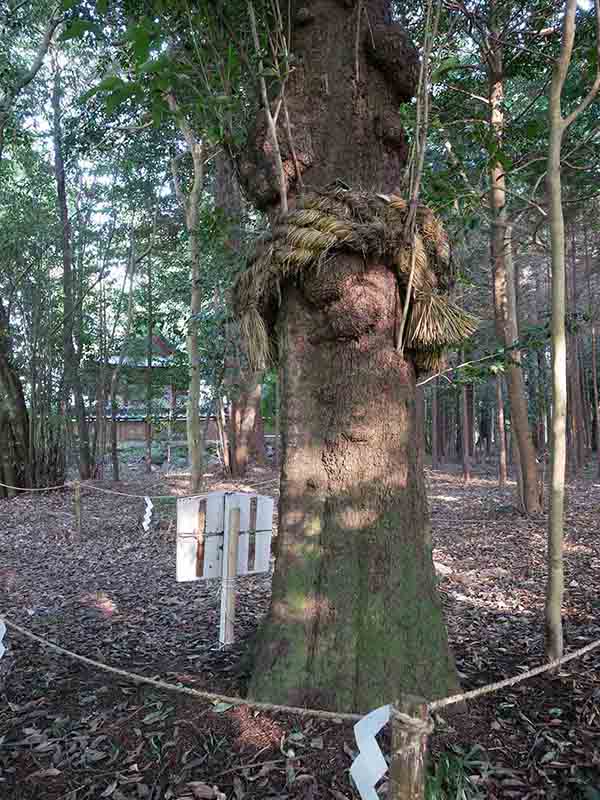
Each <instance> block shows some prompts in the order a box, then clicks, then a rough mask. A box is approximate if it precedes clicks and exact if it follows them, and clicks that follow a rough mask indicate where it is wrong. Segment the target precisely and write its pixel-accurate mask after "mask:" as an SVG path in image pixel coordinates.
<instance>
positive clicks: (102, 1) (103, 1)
mask: <svg viewBox="0 0 600 800" xmlns="http://www.w3.org/2000/svg"><path fill="white" fill-rule="evenodd" d="M96 11H97V12H98V13H99V14H106V12H107V11H108V0H96Z"/></svg>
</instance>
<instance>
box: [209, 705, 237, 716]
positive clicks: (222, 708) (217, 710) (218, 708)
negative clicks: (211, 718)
mask: <svg viewBox="0 0 600 800" xmlns="http://www.w3.org/2000/svg"><path fill="white" fill-rule="evenodd" d="M230 708H233V706H232V705H231V703H215V705H214V706H213V711H214V712H215V714H223V713H224V712H225V711H229V709H230Z"/></svg>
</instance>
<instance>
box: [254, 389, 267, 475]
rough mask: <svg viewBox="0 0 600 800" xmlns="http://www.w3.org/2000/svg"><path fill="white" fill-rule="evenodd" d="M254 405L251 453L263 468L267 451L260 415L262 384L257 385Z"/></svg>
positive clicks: (261, 416) (262, 421)
mask: <svg viewBox="0 0 600 800" xmlns="http://www.w3.org/2000/svg"><path fill="white" fill-rule="evenodd" d="M253 402H254V404H255V414H254V432H253V433H254V444H253V447H252V451H253V454H254V458H255V459H256V463H257V464H259V465H260V466H264V465H265V464H266V463H267V450H266V447H265V426H264V420H263V415H262V407H261V406H262V384H260V383H259V384H257V388H256V392H255V394H254V397H253Z"/></svg>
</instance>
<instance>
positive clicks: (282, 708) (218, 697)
mask: <svg viewBox="0 0 600 800" xmlns="http://www.w3.org/2000/svg"><path fill="white" fill-rule="evenodd" d="M0 620H2V621H3V622H4V624H5V625H6V627H7V628H11V629H12V630H15V631H17V632H18V633H20V634H21V635H22V636H25V637H27V638H29V639H32V640H33V641H35V642H38V643H39V644H41V645H42V646H43V647H45V648H46V649H48V650H53V651H55V652H57V653H60V654H61V655H65V656H68V657H69V658H72V659H74V660H75V661H81V662H82V663H83V664H89V665H90V666H92V667H96V668H97V669H100V670H103V671H105V672H110V673H112V674H114V675H119V676H121V677H123V678H127V680H130V681H132V682H133V683H145V684H148V685H149V686H154V687H155V688H157V689H164V690H166V691H169V692H178V693H179V694H185V695H189V696H191V697H196V698H198V699H200V700H209V701H211V702H214V703H227V704H229V705H232V706H248V707H249V708H255V709H257V710H259V711H272V712H273V711H277V712H285V713H288V714H296V715H298V716H304V717H317V718H321V719H336V720H342V721H344V722H357V721H358V720H360V719H362V717H363V715H362V714H354V713H347V712H337V711H321V710H319V709H313V708H300V707H298V706H286V705H278V704H275V703H261V702H255V701H252V700H247V699H244V698H243V697H229V696H228V695H222V694H216V693H214V692H206V691H202V690H200V689H193V688H192V687H190V686H182V685H177V684H174V683H168V682H166V681H160V680H156V679H154V678H147V677H146V676H145V675H140V674H139V673H136V672H129V671H127V670H124V669H120V668H118V667H111V666H109V665H108V664H104V663H102V662H101V661H96V660H94V659H93V658H88V657H87V656H82V655H80V654H79V653H74V652H73V651H71V650H67V649H66V648H64V647H61V646H60V645H58V644H54V642H49V641H48V640H47V639H44V638H43V637H42V636H38V635H37V634H35V633H32V632H31V631H29V630H27V628H22V627H21V626H20V625H17V624H16V623H15V622H11V621H10V620H8V619H7V618H6V617H4V616H2V615H0ZM598 647H600V639H597V640H596V641H594V642H591V643H590V644H587V645H585V647H582V648H580V649H579V650H575V651H574V652H572V653H568V654H567V655H565V656H562V658H557V659H555V660H554V661H550V662H548V663H547V664H542V665H541V666H539V667H534V668H533V669H530V670H527V672H523V673H521V674H519V675H514V676H513V677H512V678H506V679H505V680H501V681H497V682H496V683H490V684H488V685H487V686H481V687H479V688H478V689H472V690H471V691H469V692H463V693H462V694H455V695H451V696H450V697H444V698H441V699H440V700H433V701H432V702H430V703H428V704H427V708H428V711H430V712H431V711H439V710H440V709H441V708H446V707H447V706H450V705H454V704H456V703H462V702H464V701H465V700H473V699H475V698H476V697H481V696H483V695H486V694H492V693H493V692H497V691H498V690H499V689H503V688H505V687H507V686H515V685H516V684H518V683H522V682H523V681H525V680H527V679H528V678H532V677H534V676H536V675H541V674H542V673H543V672H547V671H548V670H552V669H556V667H559V666H560V665H561V664H566V663H567V662H568V661H572V660H573V659H575V658H579V657H580V656H583V655H585V654H586V653H590V652H591V651H592V650H595V649H596V648H598ZM409 720H410V722H409ZM402 721H403V722H406V723H407V724H409V725H411V726H412V727H413V728H415V729H418V730H421V727H422V726H423V720H419V719H417V718H412V717H407V718H406V719H404V715H403V717H402ZM423 732H425V731H423Z"/></svg>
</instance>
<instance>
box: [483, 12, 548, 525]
mask: <svg viewBox="0 0 600 800" xmlns="http://www.w3.org/2000/svg"><path fill="white" fill-rule="evenodd" d="M491 34H492V36H491V41H492V42H493V47H492V51H491V53H490V58H489V61H488V67H489V108H490V126H491V129H492V132H493V135H494V137H495V140H496V142H497V144H498V147H499V148H501V146H502V142H503V137H504V106H503V103H504V85H503V63H502V46H501V44H500V41H499V40H500V37H499V35H498V33H497V31H495V30H494V29H493V26H491ZM490 181H491V189H490V208H491V212H492V228H491V257H492V267H493V273H494V309H495V315H496V328H497V332H498V337H499V339H500V340H501V342H502V344H503V345H504V346H505V347H512V345H514V343H515V342H516V341H518V330H517V309H516V298H515V279H514V270H513V262H512V247H511V238H512V233H511V226H510V224H509V221H508V215H507V210H506V168H505V167H504V165H503V164H502V163H501V162H500V161H494V162H493V163H492V165H491V168H490ZM506 383H507V387H508V396H509V400H510V409H511V422H512V425H513V426H514V430H515V433H516V440H517V446H518V447H519V454H520V462H521V469H522V475H523V494H524V497H523V501H524V505H525V510H526V512H527V513H528V514H532V513H536V512H539V511H540V510H541V506H540V491H539V485H538V470H537V462H536V453H535V448H534V446H533V440H532V437H531V430H530V426H529V419H528V409H527V397H526V394H525V387H524V382H523V371H522V369H521V354H520V351H518V350H511V352H510V354H509V364H508V366H507V369H506Z"/></svg>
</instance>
